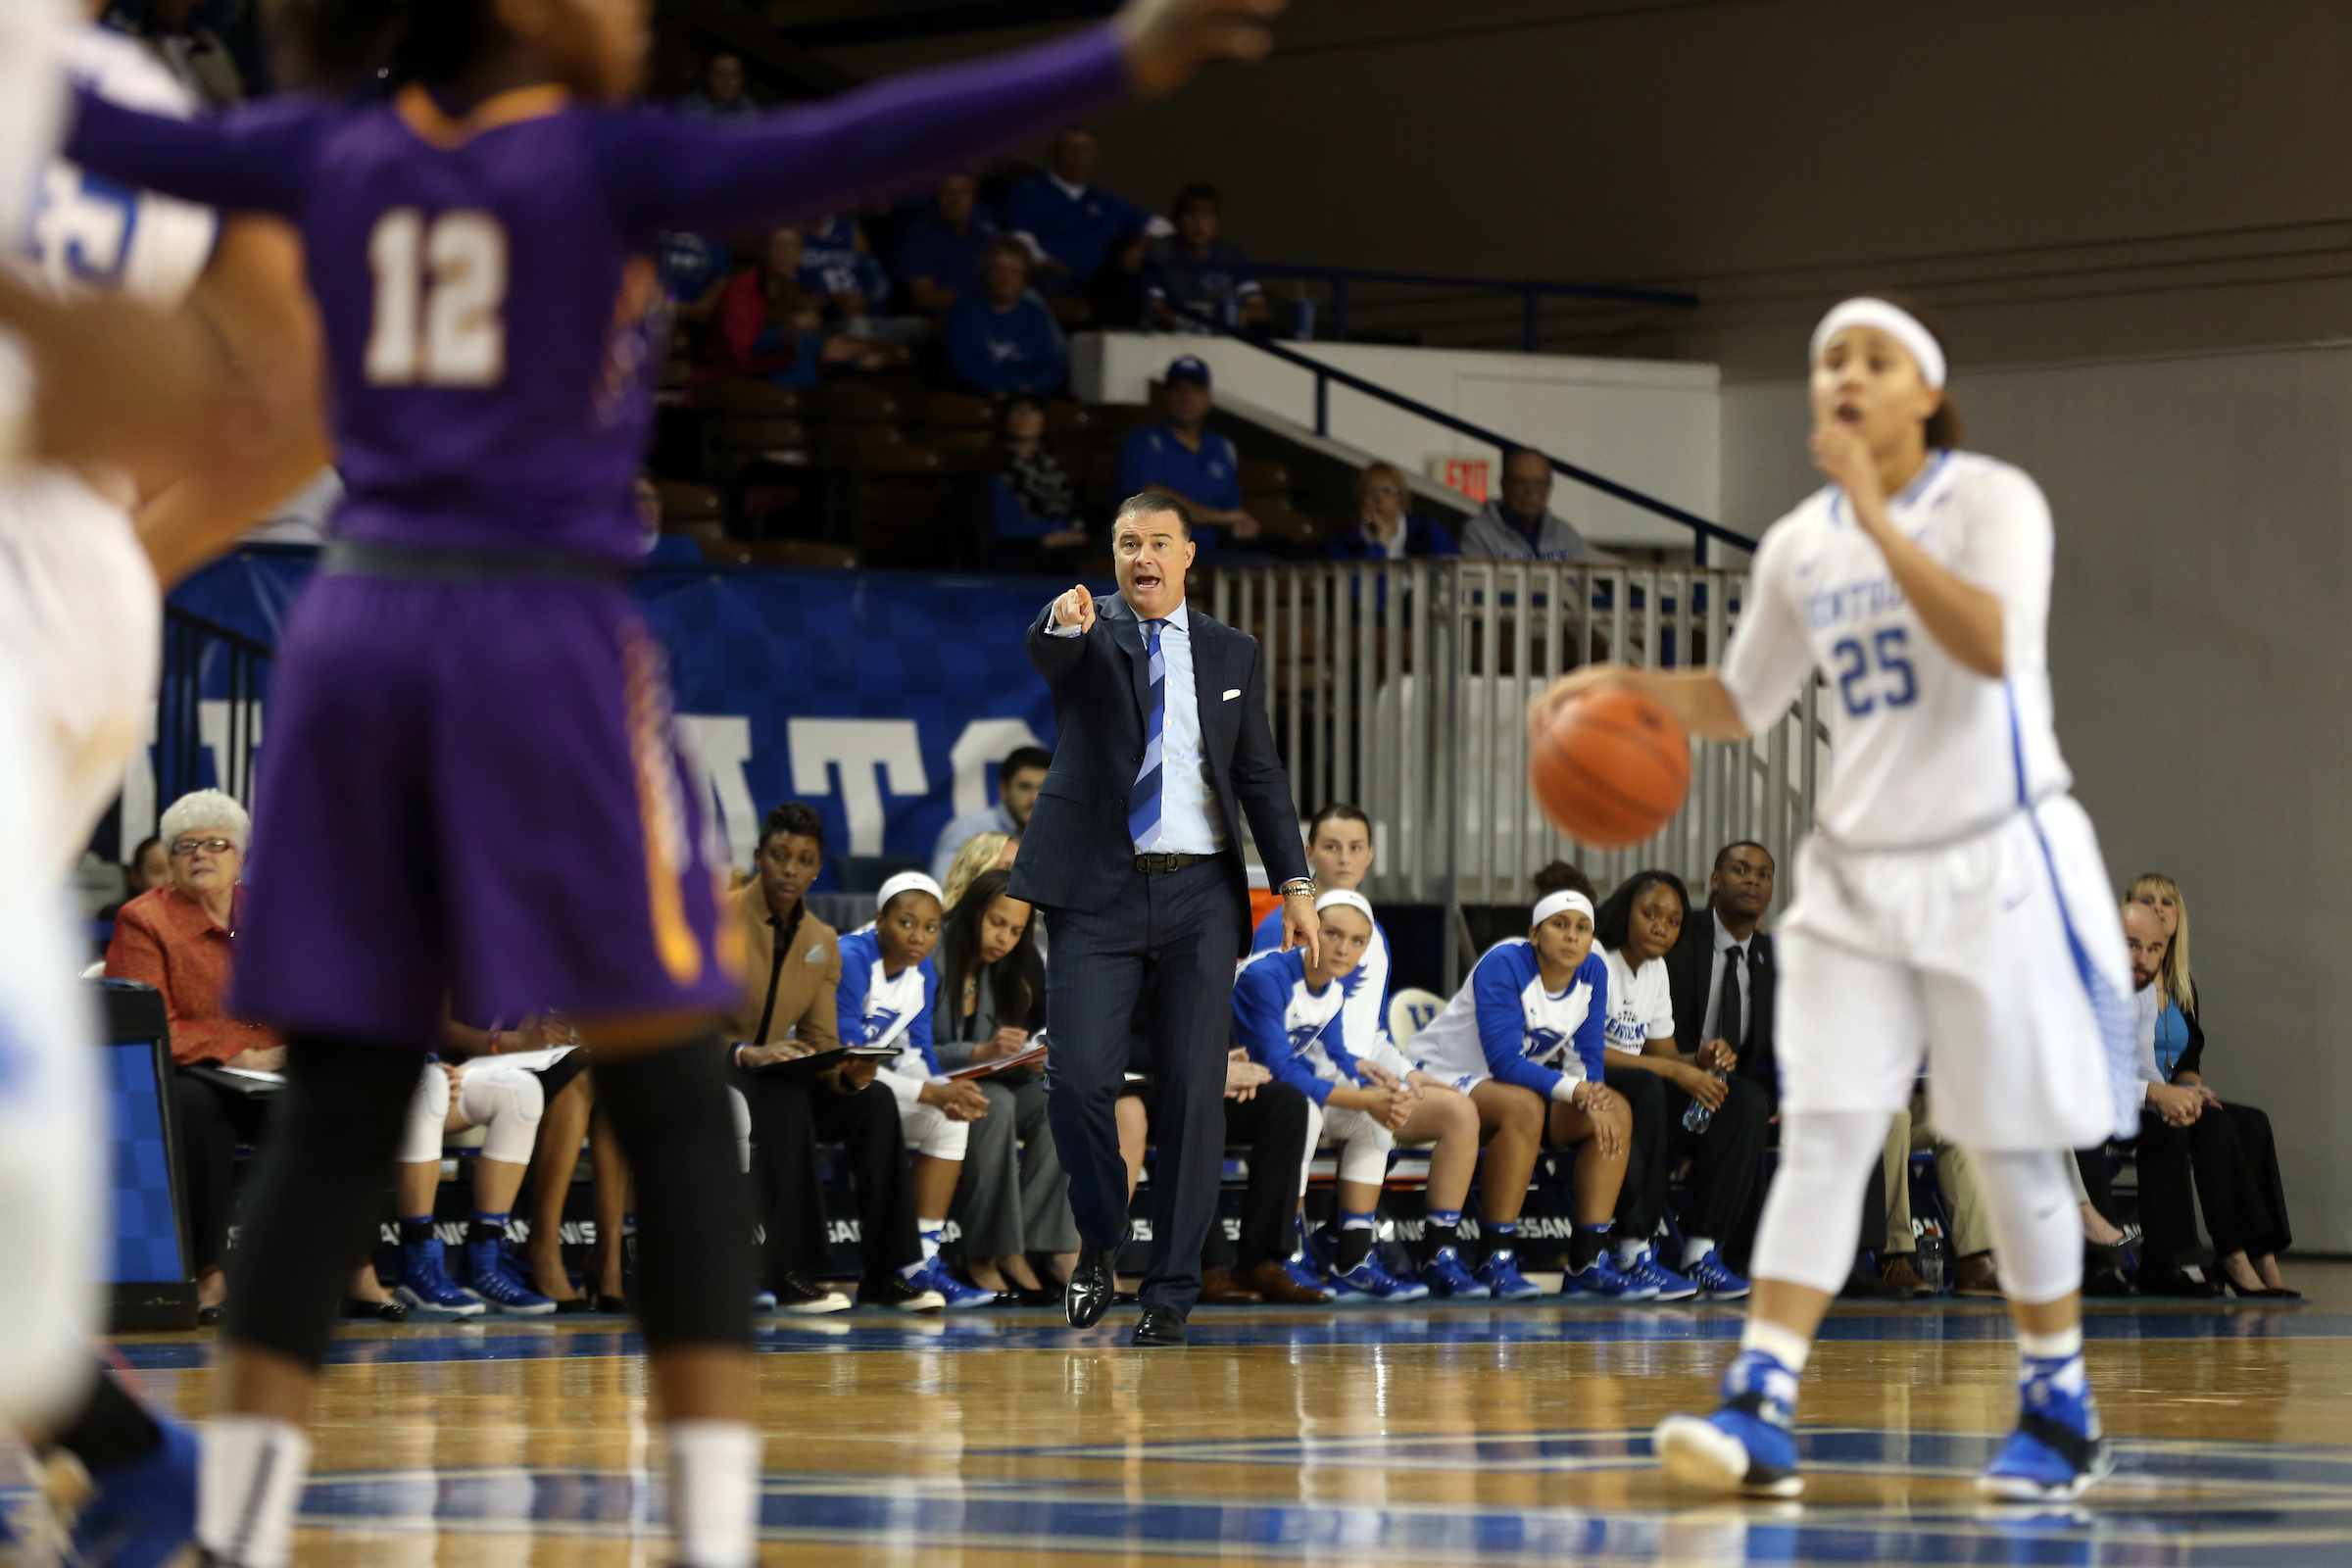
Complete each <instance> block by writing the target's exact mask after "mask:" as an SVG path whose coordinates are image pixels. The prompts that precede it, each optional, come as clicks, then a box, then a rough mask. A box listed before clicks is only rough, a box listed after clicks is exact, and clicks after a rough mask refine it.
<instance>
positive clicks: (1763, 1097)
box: [1666, 841, 1781, 1261]
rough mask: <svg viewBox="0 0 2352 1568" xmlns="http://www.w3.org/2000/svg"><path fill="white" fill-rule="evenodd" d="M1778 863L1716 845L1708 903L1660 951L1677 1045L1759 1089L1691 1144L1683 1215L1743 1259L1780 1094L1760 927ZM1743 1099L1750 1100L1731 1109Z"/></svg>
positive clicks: (1768, 961) (1754, 849) (1766, 945)
mask: <svg viewBox="0 0 2352 1568" xmlns="http://www.w3.org/2000/svg"><path fill="white" fill-rule="evenodd" d="M1777 869H1778V868H1777V867H1776V866H1775V865H1774V864H1773V859H1772V854H1771V852H1770V851H1768V850H1766V849H1765V848H1764V846H1763V845H1761V844H1755V843H1749V842H1744V841H1743V842H1740V843H1737V844H1727V845H1725V846H1724V847H1723V848H1722V849H1721V850H1718V851H1717V852H1716V854H1715V869H1714V871H1713V872H1712V873H1710V874H1709V876H1708V877H1707V903H1706V907H1704V908H1701V909H1695V910H1693V911H1691V918H1690V919H1688V920H1685V921H1684V922H1683V933H1682V935H1681V937H1680V938H1678V939H1677V940H1676V942H1675V945H1674V946H1673V947H1672V948H1670V949H1668V950H1667V952H1666V984H1667V994H1668V996H1669V997H1670V998H1671V999H1672V1001H1673V1004H1674V1033H1675V1044H1676V1045H1678V1046H1680V1047H1681V1048H1682V1049H1683V1050H1684V1051H1687V1052H1693V1053H1696V1054H1697V1056H1698V1064H1699V1065H1700V1066H1702V1067H1707V1068H1711V1069H1714V1070H1716V1071H1720V1072H1726V1073H1729V1074H1730V1075H1731V1076H1732V1078H1733V1080H1734V1082H1735V1084H1737V1081H1738V1080H1740V1079H1742V1078H1744V1079H1746V1080H1747V1081H1748V1082H1749V1083H1750V1084H1752V1085H1753V1086H1754V1089H1755V1090H1758V1091H1761V1094H1760V1095H1756V1094H1754V1093H1752V1092H1751V1091H1747V1090H1744V1089H1738V1090H1736V1091H1735V1094H1734V1096H1733V1097H1732V1098H1731V1099H1727V1100H1726V1102H1725V1107H1726V1108H1725V1109H1723V1110H1718V1111H1717V1112H1716V1118H1717V1124H1716V1125H1715V1126H1713V1127H1711V1128H1710V1129H1709V1133H1710V1136H1708V1137H1706V1138H1704V1139H1701V1140H1699V1141H1697V1142H1696V1143H1695V1144H1694V1145H1692V1146H1691V1148H1692V1150H1693V1152H1692V1155H1691V1195H1692V1201H1691V1204H1690V1205H1689V1206H1688V1208H1687V1211H1686V1212H1685V1214H1684V1216H1683V1225H1684V1229H1685V1230H1686V1231H1691V1232H1692V1233H1693V1234H1695V1233H1696V1232H1697V1231H1698V1230H1699V1229H1700V1228H1701V1227H1704V1228H1706V1230H1707V1234H1708V1235H1709V1236H1711V1237H1712V1238H1713V1239H1714V1240H1715V1241H1716V1242H1717V1243H1719V1244H1720V1245H1721V1247H1722V1250H1723V1251H1724V1253H1725V1254H1726V1255H1727V1256H1730V1257H1737V1258H1740V1260H1742V1261H1744V1260H1745V1257H1746V1253H1747V1249H1748V1245H1749V1243H1750V1242H1751V1241H1752V1240H1753V1233H1754V1229H1755V1223H1756V1218H1757V1216H1758V1214H1759V1213H1760V1212H1761V1210H1762V1208H1763V1198H1764V1191H1763V1189H1764V1184H1763V1181H1762V1176H1763V1164H1764V1151H1765V1148H1766V1146H1767V1144H1768V1142H1769V1127H1768V1118H1769V1117H1770V1116H1771V1114H1772V1113H1773V1111H1775V1110H1776V1109H1777V1108H1778V1107H1779V1104H1780V1098H1781V1084H1780V1072H1779V1068H1778V1067H1777V1066H1776V1064H1775V1062H1774V1060H1773V1033H1772V1005H1773V982H1774V968H1773V951H1772V937H1771V934H1770V933H1768V932H1766V931H1764V930H1763V929H1762V926H1763V921H1764V911H1765V910H1766V909H1768V908H1770V907H1772V891H1773V878H1774V875H1775V872H1776V871H1777ZM1740 1100H1746V1101H1748V1102H1749V1104H1747V1105H1744V1106H1738V1108H1739V1109H1740V1114H1738V1115H1736V1116H1735V1115H1731V1114H1730V1112H1731V1110H1732V1109H1733V1108H1734V1107H1735V1106H1736V1105H1737V1103H1738V1102H1739V1101H1740ZM1678 1113H1679V1110H1678ZM1678 1141H1679V1140H1678Z"/></svg>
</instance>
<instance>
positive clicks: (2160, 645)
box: [1723, 345, 2352, 1251]
mask: <svg viewBox="0 0 2352 1568" xmlns="http://www.w3.org/2000/svg"><path fill="white" fill-rule="evenodd" d="M1953 394H1954V397H1955V399H1956V401H1957V402H1958V404H1959V406H1960V408H1961V410H1962V413H1963V416H1964V417H1965V420H1966V423H1967V428H1968V444H1969V445H1970V446H1972V447H1975V448H1977V449H1979V450H1981V451H1985V452H1989V453H1992V454H1994V455H1996V456H1998V457H2001V458H2005V459H2007V460H2009V461H2011V462H2014V463H2017V464H2020V465H2022V466H2024V467H2025V468H2027V469H2028V470H2029V471H2030V472H2032V473H2033V474H2034V477H2035V478H2036V479H2038V480H2039V481H2040V483H2041V486H2042V488H2043V490H2044V491H2045V492H2047V494H2048V496H2049V498H2050V505H2051V508H2052V512H2053V515H2054V516H2055V518H2056V521H2057V528H2058V564H2057V579H2056V586H2055V594H2054V603H2053V613H2052V626H2051V636H2050V657H2051V663H2052V670H2053V674H2054V676H2055V680H2056V686H2057V697H2058V723H2059V735H2060V738H2061V740H2062V741H2063V742H2064V744H2065V747H2066V753H2067V758H2068V760H2069V761H2070V762H2072V764H2073V766H2074V769H2075V772H2076V776H2077V793H2078V794H2079V795H2080V796H2081V797H2082V802H2083V804H2084V805H2085V806H2086V807H2088V808H2089V809H2090V812H2091V815H2092V816H2093V817H2094V818H2095V819H2096V821H2097V822H2098V826H2099V835H2100V840H2101V843H2102V845H2103V846H2104V848H2105V850H2106V854H2107V864H2108V869H2109V871H2110V872H2111V873H2113V874H2114V876H2115V877H2116V879H2117V883H2118V885H2119V887H2120V886H2121V885H2122V884H2124V883H2125V882H2128V881H2129V879H2130V878H2131V877H2132V876H2133V875H2136V874H2137V873H2139V872H2141V871H2147V870H2158V871H2164V872H2167V873H2169V874H2171V875H2172V876H2174V877H2176V878H2178V879H2179V880H2180V884H2181V887H2182V890H2183V892H2184V894H2185V896H2186V899H2187V902H2188V906H2189V908H2190V910H2191V912H2192V927H2193V931H2194V933H2195V944H2194V949H2193V954H2192V956H2193V959H2194V963H2195V972H2196V979H2197V985H2198V991H2199V997H2200V1000H2201V1002H2202V1003H2203V1013H2204V1023H2205V1027H2206V1031H2207V1037H2208V1042H2209V1043H2208V1047H2207V1054H2206V1068H2207V1074H2208V1077H2209V1079H2210V1080H2211V1081H2212V1082H2213V1083H2214V1084H2215V1085H2216V1086H2217V1087H2218V1088H2219V1089H2220V1090H2221V1092H2222V1093H2223V1094H2224V1095H2225V1096H2226V1097H2228V1098H2230V1099H2237V1100H2243V1101H2245V1102H2246V1103H2249V1104H2254V1105H2259V1106H2261V1107H2262V1108H2263V1109H2265V1110H2267V1111H2269V1112H2270V1114H2271V1117H2272V1120H2273V1123H2274V1125H2275V1126H2276V1128H2277V1131H2278V1148H2279V1156H2280V1164H2281V1167H2282V1169H2283V1171H2284V1175H2285V1181H2286V1192H2287V1198H2288V1201H2289V1206H2290V1208H2291V1210H2292V1219H2293V1221H2294V1231H2295V1239H2296V1242H2297V1245H2298V1246H2300V1247H2303V1248H2308V1249H2313V1250H2325V1251H2346V1250H2352V1148H2348V1147H2347V1146H2348V1144H2352V1114H2348V1113H2347V1104H2348V1103H2352V1030H2347V1029H2346V1026H2345V1021H2344V1018H2345V1008H2344V1005H2343V999H2344V998H2345V997H2346V995H2348V994H2352V991H2348V989H2347V977H2352V904H2339V903H2338V902H2337V899H2336V894H2337V892H2338V890H2339V889H2341V888H2343V887H2345V886H2346V885H2347V882H2348V881H2352V701H2347V698H2346V694H2347V693H2352V617H2348V616H2347V613H2346V607H2347V604H2352V444H2347V442H2346V441H2345V439H2344V432H2345V431H2347V430H2352V347H2346V346H2342V345H2330V346H2322V347H2311V348H2303V349H2285V350H2275V351H2258V352H2245V353H2234V354H2213V355H2199V356H2193V357H2183V358H2177V359H2158V360H2145V359H2143V360H2134V361H2124V362H2106V363H2096V364H2080V365H2066V366H2036V367H2030V368H2015V369H2008V370H1993V371H1984V372H1978V373H1974V374H1964V375H1961V376H1959V377H1958V378H1957V379H1956V380H1955V382H1954V385H1953ZM1804 429H1805V414H1804V404H1803V395H1802V391H1801V388H1800V387H1799V386H1797V385H1796V384H1794V383H1780V384H1771V385H1756V386H1743V387H1738V388H1734V389H1731V390H1729V391H1727V392H1726V393H1725V394H1724V399H1723V433H1724V495H1725V513H1726V516H1725V519H1724V520H1725V521H1726V522H1727V523H1728V524H1730V525H1731V526H1734V527H1738V528H1740V529H1742V530H1752V529H1754V528H1757V527H1761V526H1762V525H1763V524H1764V523H1766V522H1768V521H1769V520H1770V519H1771V518H1773V517H1776V516H1778V515H1780V514H1781V513H1782V512H1784V511H1786V510H1787V509H1788V507H1789V505H1790V504H1791V503H1792V502H1794V501H1795V500H1796V499H1797V498H1798V497H1799V496H1801V495H1802V494H1804V493H1805V491H1807V490H1809V489H1810V488H1811V487H1812V485H1813V483H1814V480H1813V478H1812V476H1811V475H1810V473H1809V472H1808V471H1807V468H1806V465H1805V462H1804V457H1803V450H1802V440H1803V435H1804Z"/></svg>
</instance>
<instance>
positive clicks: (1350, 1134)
mask: <svg viewBox="0 0 2352 1568" xmlns="http://www.w3.org/2000/svg"><path fill="white" fill-rule="evenodd" d="M1323 1131H1324V1134H1325V1135H1326V1136H1327V1137H1329V1138H1330V1139H1331V1140H1332V1142H1334V1143H1336V1144H1338V1145H1339V1146H1340V1180H1342V1181H1344V1182H1360V1183H1363V1184H1364V1185H1367V1186H1371V1187H1378V1186H1379V1185H1380V1184H1381V1183H1383V1182H1385V1181H1387V1180H1388V1178H1389V1152H1390V1151H1391V1150H1393V1149H1395V1148H1396V1147H1397V1135H1396V1134H1395V1133H1393V1132H1391V1131H1389V1129H1388V1128H1387V1127H1385V1126H1383V1125H1382V1124H1381V1123H1380V1122H1378V1121H1376V1120H1374V1119H1373V1117H1372V1116H1371V1114H1370V1113H1369V1112H1366V1111H1361V1110H1330V1109H1326V1110H1325V1111H1324V1112H1323Z"/></svg>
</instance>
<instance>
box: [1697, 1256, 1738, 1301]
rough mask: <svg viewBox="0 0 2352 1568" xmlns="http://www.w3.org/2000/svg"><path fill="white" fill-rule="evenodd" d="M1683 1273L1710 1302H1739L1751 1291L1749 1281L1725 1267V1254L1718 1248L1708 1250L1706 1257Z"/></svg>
mask: <svg viewBox="0 0 2352 1568" xmlns="http://www.w3.org/2000/svg"><path fill="white" fill-rule="evenodd" d="M1683 1272H1684V1273H1686V1274H1688V1275H1690V1276H1691V1279H1692V1280H1693V1281H1695V1282H1696V1283H1697V1285H1698V1290H1699V1294H1700V1295H1702V1296H1704V1297H1705V1298H1706V1299H1708V1300H1710V1301H1737V1300H1739V1299H1740V1298H1741V1297H1743V1296H1745V1295H1746V1294H1747V1293H1748V1290H1749V1289H1750V1287H1749V1285H1748V1283H1747V1281H1745V1280H1743V1279H1741V1278H1740V1276H1739V1275H1737V1274H1735V1273H1733V1272H1732V1271H1731V1269H1730V1268H1728V1267H1726V1266H1725V1264H1724V1261H1723V1253H1722V1251H1721V1250H1719V1249H1717V1248H1712V1247H1710V1248H1708V1249H1707V1250H1706V1255H1705V1256H1703V1257H1701V1258H1700V1259H1699V1260H1698V1261H1697V1262H1695V1263H1692V1264H1690V1265H1689V1266H1687V1267H1686V1268H1685V1269H1684V1270H1683Z"/></svg>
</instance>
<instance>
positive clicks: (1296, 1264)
mask: <svg viewBox="0 0 2352 1568" xmlns="http://www.w3.org/2000/svg"><path fill="white" fill-rule="evenodd" d="M1282 1271H1283V1272H1284V1273H1285V1274H1288V1275H1289V1276H1290V1277H1291V1283H1292V1284H1293V1285H1297V1286H1300V1287H1302V1288H1304V1289H1306V1290H1310V1291H1322V1292H1325V1293H1327V1294H1328V1293H1329V1292H1330V1290H1331V1281H1330V1280H1328V1279H1326V1278H1324V1276H1323V1271H1322V1270H1321V1269H1319V1268H1317V1267H1315V1265H1314V1263H1313V1262H1312V1261H1311V1260H1310V1259H1309V1258H1308V1257H1307V1255H1306V1254H1305V1253H1304V1252H1293V1253H1292V1254H1291V1255H1290V1256H1288V1257H1286V1258H1284V1259H1283V1260H1282Z"/></svg>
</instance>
